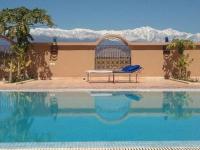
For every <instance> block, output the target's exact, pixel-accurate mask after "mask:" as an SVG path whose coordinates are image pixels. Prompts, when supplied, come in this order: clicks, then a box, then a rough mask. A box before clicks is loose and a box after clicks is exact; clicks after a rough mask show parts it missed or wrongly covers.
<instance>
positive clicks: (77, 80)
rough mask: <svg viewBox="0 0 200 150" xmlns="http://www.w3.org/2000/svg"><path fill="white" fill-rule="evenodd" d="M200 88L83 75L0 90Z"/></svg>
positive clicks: (149, 79) (8, 85) (161, 81)
mask: <svg viewBox="0 0 200 150" xmlns="http://www.w3.org/2000/svg"><path fill="white" fill-rule="evenodd" d="M163 88H164V89H167V88H172V89H176V88H178V89H180V88H182V89H185V88H186V89H187V88H188V89H190V88H193V89H200V82H197V83H188V84H187V83H182V82H177V81H172V80H165V79H164V78H162V77H140V78H139V82H138V83H135V80H134V78H133V81H132V82H131V83H129V82H128V80H127V78H120V79H117V82H116V83H112V82H108V81H107V78H93V79H92V80H91V82H89V83H88V82H86V80H85V78H82V77H66V78H54V79H52V80H34V81H29V82H25V83H4V82H2V81H1V82H0V90H27V89H163Z"/></svg>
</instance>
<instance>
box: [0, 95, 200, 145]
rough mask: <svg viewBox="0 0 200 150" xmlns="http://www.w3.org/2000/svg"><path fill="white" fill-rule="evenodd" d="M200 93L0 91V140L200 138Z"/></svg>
mask: <svg viewBox="0 0 200 150" xmlns="http://www.w3.org/2000/svg"><path fill="white" fill-rule="evenodd" d="M199 98H200V92H188V91H185V92H183V91H181V92H170V91H163V92H130V91H127V92H0V142H1V143H9V142H86V141H87V142H93V141H106V142H110V141H200V99H199Z"/></svg>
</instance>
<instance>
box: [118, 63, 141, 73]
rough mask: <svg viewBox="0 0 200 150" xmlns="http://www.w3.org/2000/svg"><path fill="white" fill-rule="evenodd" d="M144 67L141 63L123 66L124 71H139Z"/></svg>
mask: <svg viewBox="0 0 200 150" xmlns="http://www.w3.org/2000/svg"><path fill="white" fill-rule="evenodd" d="M141 68H142V67H141V66H140V65H133V66H131V65H129V66H125V67H123V68H122V71H124V72H134V71H137V70H139V69H141Z"/></svg>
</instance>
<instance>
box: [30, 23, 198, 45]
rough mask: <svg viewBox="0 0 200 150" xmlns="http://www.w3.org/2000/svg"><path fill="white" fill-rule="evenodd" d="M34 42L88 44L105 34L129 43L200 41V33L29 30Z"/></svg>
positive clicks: (174, 31)
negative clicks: (53, 41)
mask: <svg viewBox="0 0 200 150" xmlns="http://www.w3.org/2000/svg"><path fill="white" fill-rule="evenodd" d="M31 34H32V35H33V37H34V40H35V42H51V41H52V40H53V38H54V37H56V38H57V41H58V42H69V41H70V42H76V41H79V42H80V41H82V42H86V41H88V42H90V41H96V40H97V39H98V38H100V37H102V36H103V35H105V34H117V35H121V36H122V37H124V38H125V39H127V40H128V41H131V42H164V39H165V37H168V38H169V40H172V39H174V38H180V39H190V40H193V41H194V42H198V41H200V33H196V34H192V33H187V32H180V31H177V30H174V29H171V28H168V29H164V30H158V29H155V28H152V27H149V26H145V27H140V28H135V29H127V30H91V29H81V28H76V29H72V30H64V29H59V28H35V29H31Z"/></svg>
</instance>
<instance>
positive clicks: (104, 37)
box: [97, 34, 129, 46]
mask: <svg viewBox="0 0 200 150" xmlns="http://www.w3.org/2000/svg"><path fill="white" fill-rule="evenodd" d="M105 39H108V40H109V39H111V40H112V39H118V40H121V41H122V42H123V43H124V44H125V45H127V46H128V45H129V42H128V41H127V40H126V39H125V38H123V37H122V36H121V35H119V34H105V35H104V36H102V37H101V38H99V39H98V40H97V45H99V44H100V43H101V42H102V41H103V40H105Z"/></svg>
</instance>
